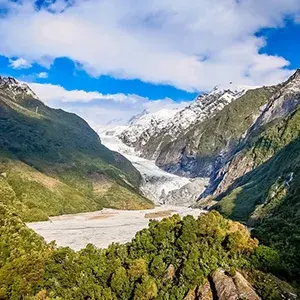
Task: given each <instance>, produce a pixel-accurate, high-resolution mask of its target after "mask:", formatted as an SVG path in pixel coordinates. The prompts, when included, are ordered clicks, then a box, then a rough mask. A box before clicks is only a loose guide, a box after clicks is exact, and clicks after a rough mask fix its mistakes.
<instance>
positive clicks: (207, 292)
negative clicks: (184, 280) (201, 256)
mask: <svg viewBox="0 0 300 300" xmlns="http://www.w3.org/2000/svg"><path fill="white" fill-rule="evenodd" d="M209 279H210V281H206V282H205V283H204V284H202V285H200V286H197V287H195V288H193V289H191V290H189V291H188V293H187V294H186V296H185V298H184V300H213V299H215V300H241V299H243V300H261V298H260V297H259V296H258V294H257V293H256V291H255V290H254V288H253V286H252V285H251V283H250V282H249V281H247V280H246V279H245V277H244V276H243V275H242V274H241V273H240V272H235V275H233V276H230V275H229V274H227V273H226V272H225V271H224V270H222V269H218V270H216V271H215V272H214V273H213V274H212V275H211V276H210V278H209Z"/></svg>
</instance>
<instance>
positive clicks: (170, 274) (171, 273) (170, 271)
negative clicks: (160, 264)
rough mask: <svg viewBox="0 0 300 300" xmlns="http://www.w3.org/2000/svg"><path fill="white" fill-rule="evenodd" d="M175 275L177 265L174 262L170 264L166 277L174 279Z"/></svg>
mask: <svg viewBox="0 0 300 300" xmlns="http://www.w3.org/2000/svg"><path fill="white" fill-rule="evenodd" d="M174 276H175V267H174V266H173V265H172V264H170V265H169V266H168V268H167V270H166V276H165V278H166V279H167V280H173V278H174Z"/></svg>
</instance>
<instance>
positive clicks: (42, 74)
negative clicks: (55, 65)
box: [37, 72, 48, 79]
mask: <svg viewBox="0 0 300 300" xmlns="http://www.w3.org/2000/svg"><path fill="white" fill-rule="evenodd" d="M37 77H38V78H42V79H46V78H48V73H47V72H41V73H38V74H37Z"/></svg>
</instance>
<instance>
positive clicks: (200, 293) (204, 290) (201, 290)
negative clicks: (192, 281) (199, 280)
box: [196, 281, 213, 300]
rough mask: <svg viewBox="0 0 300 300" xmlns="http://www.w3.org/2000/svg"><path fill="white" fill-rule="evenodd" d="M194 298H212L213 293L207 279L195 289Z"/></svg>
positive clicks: (209, 299)
mask: <svg viewBox="0 0 300 300" xmlns="http://www.w3.org/2000/svg"><path fill="white" fill-rule="evenodd" d="M196 300H213V293H212V290H211V287H210V283H209V281H206V282H205V283H204V284H203V285H201V286H199V287H198V288H197V290H196Z"/></svg>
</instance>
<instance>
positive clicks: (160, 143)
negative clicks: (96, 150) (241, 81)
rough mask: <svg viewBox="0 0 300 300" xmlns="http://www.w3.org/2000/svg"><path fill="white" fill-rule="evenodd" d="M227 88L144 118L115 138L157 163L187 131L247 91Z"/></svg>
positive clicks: (221, 88) (241, 88)
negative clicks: (158, 158) (179, 107)
mask: <svg viewBox="0 0 300 300" xmlns="http://www.w3.org/2000/svg"><path fill="white" fill-rule="evenodd" d="M230 88H231V89H230ZM230 88H227V87H226V88H223V87H216V88H215V89H214V90H213V91H212V92H211V93H209V94H204V95H201V96H199V97H197V99H196V100H195V101H194V102H193V103H191V104H190V105H188V106H187V107H185V108H183V109H181V110H161V111H158V112H156V113H154V114H146V115H144V114H143V115H142V117H141V118H140V119H138V120H135V123H134V124H131V125H130V124H129V125H130V126H129V127H128V128H127V129H125V130H123V132H121V134H119V135H118V137H119V138H120V139H121V140H122V141H123V142H124V143H125V144H127V145H128V146H130V147H133V148H134V149H135V151H137V152H138V153H140V155H141V156H142V157H145V158H148V159H156V158H157V157H158V156H159V155H160V153H161V150H162V149H164V148H165V147H167V145H169V144H170V143H171V142H172V141H174V140H176V139H177V138H178V137H180V136H182V135H183V134H184V133H185V132H186V130H187V129H188V128H190V127H191V126H193V125H194V124H196V123H198V122H202V121H204V120H205V119H209V118H211V117H212V116H214V114H215V113H216V112H218V111H220V110H222V109H223V108H224V107H225V106H226V105H228V104H229V103H231V102H232V101H234V100H235V99H237V98H239V97H240V96H241V95H243V94H244V93H245V91H246V90H247V88H246V87H234V86H231V85H230Z"/></svg>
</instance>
